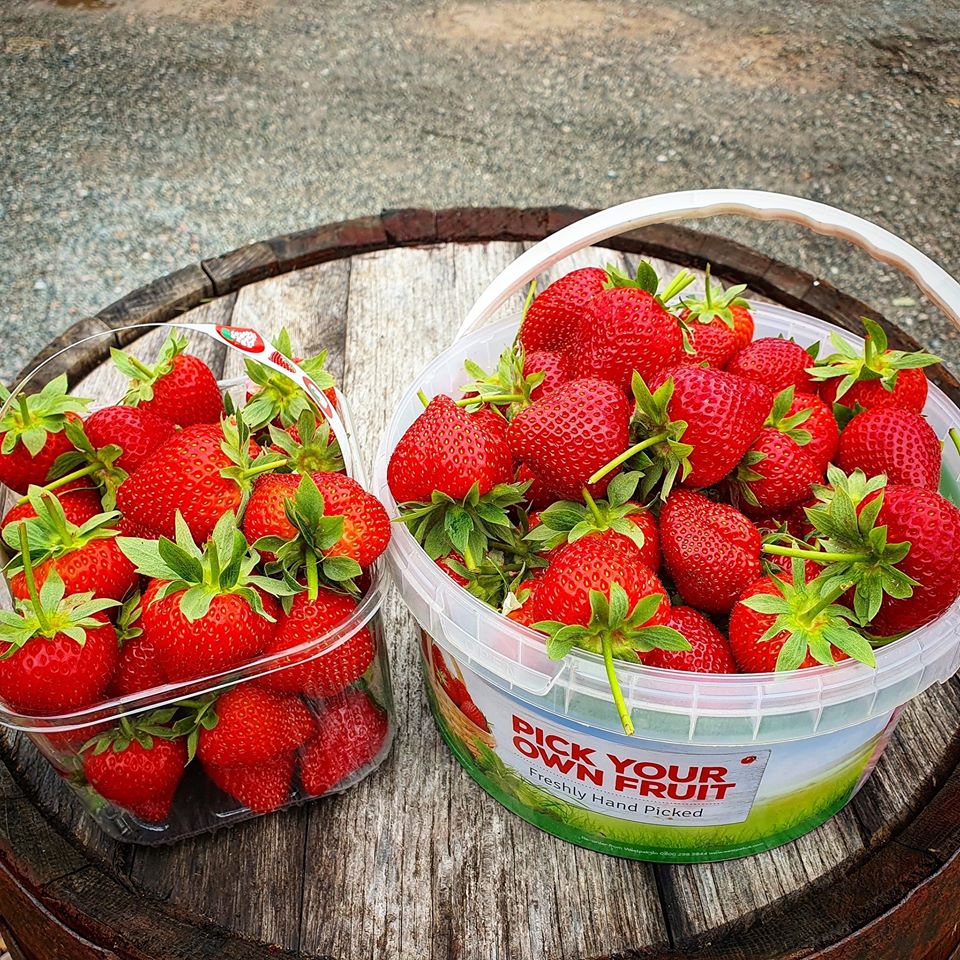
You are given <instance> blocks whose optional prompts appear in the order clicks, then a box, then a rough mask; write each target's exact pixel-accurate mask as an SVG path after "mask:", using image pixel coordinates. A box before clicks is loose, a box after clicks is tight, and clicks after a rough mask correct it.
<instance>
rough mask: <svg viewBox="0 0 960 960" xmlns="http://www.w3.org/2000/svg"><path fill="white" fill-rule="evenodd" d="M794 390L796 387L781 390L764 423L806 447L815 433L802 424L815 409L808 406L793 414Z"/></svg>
mask: <svg viewBox="0 0 960 960" xmlns="http://www.w3.org/2000/svg"><path fill="white" fill-rule="evenodd" d="M794 391H795V388H794V387H787V389H786V390H781V391H780V393H778V394H777V395H776V397H775V398H774V401H773V406H772V407H771V409H770V413H769V415H768V416H767V419H766V421H765V422H764V424H763V425H764V426H765V427H773V428H774V429H775V430H779V431H780V432H781V433H785V434H786V435H787V436H788V437H789V438H790V439H791V440H792V441H793V442H794V443H796V444H797V445H799V446H801V447H805V446H806V445H807V444H808V443H810V441H811V440H812V439H813V434H812V433H810V431H809V430H804V429H803V428H802V427H801V424H804V423H806V422H807V421H808V420H809V419H810V416H811V414H812V413H813V410H811V409H810V407H807V408H806V409H804V410H798V411H797V412H796V413H794V414H791V413H790V407H791V406H792V404H793V397H794Z"/></svg>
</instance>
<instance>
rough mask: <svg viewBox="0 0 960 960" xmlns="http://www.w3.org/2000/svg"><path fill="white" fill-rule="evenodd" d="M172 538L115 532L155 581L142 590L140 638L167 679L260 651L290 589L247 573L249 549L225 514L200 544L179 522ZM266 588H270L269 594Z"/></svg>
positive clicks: (252, 561)
mask: <svg viewBox="0 0 960 960" xmlns="http://www.w3.org/2000/svg"><path fill="white" fill-rule="evenodd" d="M178 527H179V529H178V531H177V534H178V535H177V540H176V542H175V543H174V542H169V541H165V542H163V543H162V544H161V543H160V542H158V541H156V540H136V539H129V538H126V537H121V538H120V540H119V544H120V548H121V549H122V550H123V551H124V553H126V554H127V556H129V557H130V558H131V559H132V560H134V561H135V562H136V564H137V570H138V572H139V573H140V574H142V575H144V576H148V577H152V578H153V579H152V580H151V581H150V585H149V586H148V587H147V590H146V592H145V593H144V595H143V601H142V614H141V626H142V628H143V636H144V637H145V638H146V640H148V641H149V642H150V643H152V644H153V647H154V649H155V650H156V655H157V661H158V663H159V665H160V668H161V670H162V671H163V674H164V675H165V676H166V678H167V679H168V680H170V681H171V682H177V681H180V680H192V679H194V678H196V677H205V676H210V675H213V674H218V673H221V672H223V671H226V670H230V669H231V668H233V667H236V666H239V665H240V664H241V663H243V662H245V661H246V660H249V659H251V658H252V657H255V656H256V655H257V654H259V653H260V652H261V651H262V650H263V649H264V648H265V647H266V646H267V644H268V643H269V642H270V640H271V639H272V638H273V634H274V631H275V629H276V618H277V616H278V615H279V605H278V604H277V602H276V600H275V599H274V598H273V596H271V593H274V594H277V595H280V594H287V593H289V592H290V591H289V589H288V588H286V587H284V586H282V585H281V584H280V583H278V582H276V581H273V580H270V579H269V578H267V577H263V576H258V575H256V574H254V573H253V570H254V567H255V565H256V560H257V556H256V554H254V553H251V551H250V548H249V546H248V545H247V541H246V540H245V539H244V537H243V534H241V533H240V531H239V530H237V527H236V520H235V518H234V516H233V514H230V513H226V514H224V515H223V517H221V519H220V521H219V522H218V523H217V526H216V527H215V528H214V531H213V536H212V538H211V541H210V542H209V543H208V544H207V545H206V546H205V547H203V548H200V547H197V546H196V545H195V544H194V543H193V541H192V540H191V539H190V535H189V531H187V530H186V529H185V527H184V525H183V523H182V522H179V523H178ZM268 591H269V592H268Z"/></svg>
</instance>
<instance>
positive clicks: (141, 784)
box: [83, 711, 187, 823]
mask: <svg viewBox="0 0 960 960" xmlns="http://www.w3.org/2000/svg"><path fill="white" fill-rule="evenodd" d="M171 712H172V711H157V712H156V713H155V714H153V715H152V716H147V717H146V718H139V717H138V718H135V719H134V720H133V721H130V720H126V719H124V720H122V721H121V723H120V726H119V727H116V728H114V729H113V730H112V731H110V733H107V734H103V735H101V736H99V737H97V738H96V740H95V741H93V742H92V743H91V744H89V745H88V746H87V747H86V748H85V749H84V752H83V773H84V776H85V777H86V778H87V782H88V783H89V784H90V786H91V787H93V789H94V790H96V791H97V793H99V794H100V796H102V797H103V798H104V799H106V800H109V801H110V802H111V803H114V804H116V805H117V806H118V807H123V808H124V809H125V810H129V811H130V812H131V813H132V814H134V816H136V817H139V818H140V819H141V820H146V821H147V822H148V823H160V822H161V821H163V820H166V819H167V817H168V816H169V814H170V807H171V805H172V804H173V797H174V794H175V793H176V792H177V787H178V786H179V784H180V780H181V778H182V777H183V770H184V767H185V766H186V765H187V746H186V743H185V738H183V737H173V734H172V732H171V730H170V728H169V727H168V726H166V725H165V724H164V722H163V721H164V720H167V719H169V718H168V717H167V714H168V713H171Z"/></svg>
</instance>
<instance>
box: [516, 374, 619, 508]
mask: <svg viewBox="0 0 960 960" xmlns="http://www.w3.org/2000/svg"><path fill="white" fill-rule="evenodd" d="M629 418H630V410H629V407H628V405H627V401H626V398H625V397H624V395H623V394H622V393H621V392H620V390H619V389H618V388H617V387H616V386H614V385H613V384H611V383H609V382H606V381H604V380H597V379H584V380H572V381H570V382H569V383H565V384H563V385H562V386H560V387H558V388H557V390H555V391H554V392H553V393H551V394H549V395H548V396H546V397H544V398H543V399H541V400H538V401H536V403H534V404H533V405H532V406H530V407H527V409H526V410H523V411H522V412H521V413H519V414H518V415H517V416H516V417H515V418H514V420H513V421H512V422H511V424H510V431H509V436H510V447H511V450H512V451H513V453H514V454H515V455H516V456H517V457H518V458H519V459H521V460H523V462H524V463H525V464H526V466H527V467H528V468H529V469H530V471H531V472H532V473H533V474H534V476H536V477H537V478H539V479H540V480H542V481H543V483H544V484H545V485H546V486H547V487H548V488H549V489H551V490H553V491H555V492H556V493H557V495H559V496H561V497H564V498H566V499H571V500H579V499H580V496H581V491H582V490H583V488H584V487H586V486H587V480H588V479H589V477H590V476H591V475H592V474H593V473H594V471H596V470H597V469H599V468H600V467H602V466H604V465H605V464H606V463H608V462H609V461H610V460H612V459H613V458H614V457H616V456H617V455H618V454H620V453H621V452H622V451H623V450H624V449H625V448H626V446H627V444H628V431H627V427H628V421H629ZM609 480H610V477H609V475H608V476H607V477H605V478H604V479H603V480H602V481H600V482H599V483H596V484H593V485H592V486H591V487H590V492H591V493H592V494H594V496H596V495H599V494H602V492H603V491H604V490H605V489H606V487H607V484H608V483H609Z"/></svg>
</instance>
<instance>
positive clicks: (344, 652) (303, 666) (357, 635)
mask: <svg viewBox="0 0 960 960" xmlns="http://www.w3.org/2000/svg"><path fill="white" fill-rule="evenodd" d="M356 609H357V602H356V600H354V599H353V598H352V597H348V596H346V595H345V594H342V593H334V592H333V591H332V590H325V589H323V588H322V587H321V588H320V589H319V590H318V593H317V598H316V600H310V599H309V598H308V595H307V594H306V593H298V594H297V595H296V596H295V597H294V598H293V604H292V606H291V607H290V612H289V613H288V614H287V615H286V616H285V617H283V619H282V620H281V621H280V623H279V625H278V627H277V631H276V633H275V634H274V636H273V638H272V639H271V640H270V642H269V644H268V645H267V647H266V649H265V650H264V653H265V654H266V655H273V654H277V653H280V652H281V651H283V650H287V649H290V648H291V647H299V646H300V645H301V644H310V643H312V642H313V641H316V640H318V639H319V638H320V637H322V636H324V634H326V633H328V632H330V631H331V630H333V629H334V628H335V627H337V626H338V625H339V624H341V623H343V622H344V620H346V619H347V618H348V617H350V616H351V615H352V614H353V613H354V612H355V611H356ZM329 646H330V649H328V650H325V651H324V652H323V653H321V654H320V655H319V656H316V654H317V647H316V645H314V646H311V647H310V648H309V649H308V650H307V651H306V653H301V654H299V655H297V654H291V655H290V657H289V658H285V659H280V660H277V661H276V662H275V665H277V666H279V665H280V664H289V665H288V666H286V667H285V668H284V669H282V670H277V671H275V672H273V673H268V674H265V675H264V676H262V677H261V678H260V680H259V681H258V682H259V684H260V685H261V686H263V687H266V688H268V689H270V690H277V691H280V692H285V693H306V694H308V695H309V696H312V697H329V696H333V694H335V693H338V692H339V691H340V690H342V689H343V688H344V687H346V686H347V685H348V684H350V683H353V681H354V680H357V679H358V678H359V677H361V676H363V674H364V673H366V671H367V669H368V668H369V666H370V664H371V663H372V662H373V657H374V653H375V649H374V642H373V635H372V634H371V632H370V629H369V627H366V626H364V627H361V628H360V629H359V630H357V631H356V632H354V633H353V634H352V635H351V636H349V637H348V638H347V639H346V640H343V641H342V642H339V638H334V639H333V640H332V641H330V643H329ZM304 656H312V657H313V659H310V660H307V661H306V662H304Z"/></svg>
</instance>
